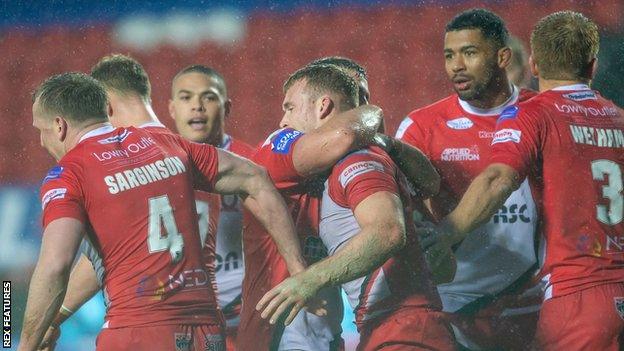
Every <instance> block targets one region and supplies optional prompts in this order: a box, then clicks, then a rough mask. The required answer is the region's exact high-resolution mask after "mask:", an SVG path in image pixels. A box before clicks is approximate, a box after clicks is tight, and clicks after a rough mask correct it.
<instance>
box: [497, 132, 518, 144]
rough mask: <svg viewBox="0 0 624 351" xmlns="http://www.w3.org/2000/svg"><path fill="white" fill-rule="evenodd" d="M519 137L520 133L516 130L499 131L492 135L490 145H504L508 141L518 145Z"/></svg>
mask: <svg viewBox="0 0 624 351" xmlns="http://www.w3.org/2000/svg"><path fill="white" fill-rule="evenodd" d="M521 135H522V132H521V131H519V130H517V129H501V130H499V131H498V132H496V133H494V138H493V139H492V145H494V144H498V143H506V142H510V141H512V142H514V143H516V144H519V143H520V136H521Z"/></svg>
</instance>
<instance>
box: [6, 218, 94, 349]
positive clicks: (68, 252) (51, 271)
mask: <svg viewBox="0 0 624 351" xmlns="http://www.w3.org/2000/svg"><path fill="white" fill-rule="evenodd" d="M83 233H84V225H83V223H82V222H80V221H78V220H76V219H73V218H60V219H56V220H54V221H52V222H50V224H48V225H47V226H46V228H45V230H44V232H43V240H42V243H41V252H40V254H39V261H38V262H37V266H36V267H35V271H34V273H33V275H32V278H31V280H30V290H29V292H28V303H27V305H26V312H25V315H24V326H23V328H22V336H21V338H20V340H21V343H20V345H19V348H18V350H21V351H26V350H36V349H37V348H38V347H39V344H40V342H41V339H42V338H43V335H44V333H45V332H46V330H47V329H48V327H49V326H50V323H51V322H52V319H53V318H54V316H55V315H56V313H57V312H58V310H59V308H60V307H61V304H62V302H63V299H64V297H65V291H66V289H67V281H68V279H69V272H70V268H71V265H72V262H73V260H74V256H75V255H76V251H78V246H79V245H80V241H81V240H82V236H83Z"/></svg>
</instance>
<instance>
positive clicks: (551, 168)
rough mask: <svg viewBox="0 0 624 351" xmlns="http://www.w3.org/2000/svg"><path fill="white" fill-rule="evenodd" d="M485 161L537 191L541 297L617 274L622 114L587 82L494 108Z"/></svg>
mask: <svg viewBox="0 0 624 351" xmlns="http://www.w3.org/2000/svg"><path fill="white" fill-rule="evenodd" d="M496 129H497V131H496V134H495V136H494V139H493V140H492V157H491V158H490V161H491V162H492V163H504V164H507V165H509V166H511V167H513V168H515V169H516V170H517V171H518V172H519V173H520V175H521V177H523V178H524V177H525V176H528V178H529V179H530V180H531V182H532V183H534V184H535V186H536V187H539V188H540V189H541V190H542V192H543V207H544V235H545V237H546V260H545V265H544V273H545V274H546V276H545V279H546V280H547V284H548V285H547V290H546V296H545V297H546V298H550V297H555V296H561V295H566V294H570V293H574V292H577V291H579V290H582V289H586V288H589V287H592V286H596V285H600V284H606V283H612V282H622V281H624V221H623V219H624V212H623V211H624V210H623V208H624V206H623V205H624V193H623V189H624V188H623V186H622V184H623V178H622V175H623V174H624V114H623V113H622V110H621V109H619V108H617V107H616V106H615V105H614V104H613V103H611V102H610V101H608V100H605V99H604V98H602V97H601V96H600V95H599V94H598V93H597V92H595V91H592V90H590V89H589V87H588V86H587V85H584V84H578V85H570V86H563V87H559V88H556V89H553V90H548V91H545V92H543V93H541V94H539V95H538V96H536V97H535V98H533V99H531V100H529V101H527V102H526V103H522V104H520V105H519V108H518V109H517V111H513V113H509V114H507V115H503V116H501V118H500V119H499V121H498V125H497V128H496Z"/></svg>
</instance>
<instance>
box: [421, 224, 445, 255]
mask: <svg viewBox="0 0 624 351" xmlns="http://www.w3.org/2000/svg"><path fill="white" fill-rule="evenodd" d="M416 234H417V236H418V240H419V242H420V247H422V249H423V250H427V249H428V248H430V247H431V246H433V245H436V244H439V243H440V242H442V241H444V240H443V239H444V234H443V233H441V232H440V230H439V229H438V227H437V226H436V225H435V224H433V223H431V222H417V223H416Z"/></svg>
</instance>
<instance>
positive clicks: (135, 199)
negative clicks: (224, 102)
mask: <svg viewBox="0 0 624 351" xmlns="http://www.w3.org/2000/svg"><path fill="white" fill-rule="evenodd" d="M217 170H218V156H217V152H216V149H215V148H214V147H212V146H209V145H200V144H195V143H191V142H188V141H186V140H184V139H182V138H180V137H178V136H176V135H173V134H172V133H171V132H169V130H167V129H165V128H162V127H157V128H154V127H149V128H145V129H143V128H134V127H130V128H117V129H114V128H113V127H112V126H110V125H108V126H105V127H102V128H99V129H96V130H94V131H91V132H89V133H87V134H86V135H85V136H84V137H83V138H82V139H81V141H80V142H79V143H78V144H77V145H76V146H75V147H74V148H73V149H72V150H70V151H69V152H68V153H67V154H66V155H65V156H64V157H63V158H62V159H61V160H60V161H59V163H58V166H56V167H54V168H53V169H52V170H51V171H50V172H49V173H48V175H47V176H46V178H45V180H44V184H43V185H42V188H41V194H42V195H41V198H42V206H43V226H44V227H45V226H47V225H48V224H49V223H50V222H52V221H54V220H55V219H58V218H63V217H71V218H76V219H78V220H80V221H82V222H83V223H84V224H85V225H86V226H87V227H90V228H91V229H92V230H91V232H92V233H93V234H91V237H90V238H89V239H90V241H91V243H93V245H94V247H95V249H96V251H97V252H98V253H99V255H100V256H101V259H102V262H103V266H104V275H103V277H104V279H103V282H104V290H105V294H106V296H107V297H108V300H109V303H108V306H107V307H108V308H107V313H106V318H105V319H106V324H105V327H108V328H120V327H130V326H149V325H166V324H221V323H223V317H222V315H221V313H220V312H219V311H218V307H217V303H216V297H215V295H214V291H213V289H212V287H213V279H212V276H211V275H210V273H209V272H208V271H207V270H206V268H205V266H204V264H203V260H202V255H201V243H200V240H199V234H198V227H197V215H196V213H195V203H194V197H193V187H196V188H197V189H202V190H205V191H210V190H212V188H213V185H214V182H215V181H216V175H217Z"/></svg>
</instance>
